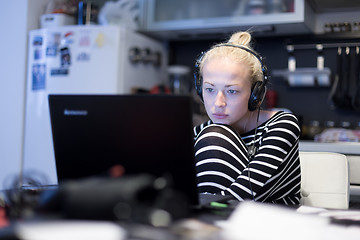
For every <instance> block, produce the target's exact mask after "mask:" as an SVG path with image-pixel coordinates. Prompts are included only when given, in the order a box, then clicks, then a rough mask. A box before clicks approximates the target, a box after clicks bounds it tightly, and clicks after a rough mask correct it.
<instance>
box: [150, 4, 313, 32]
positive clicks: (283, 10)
mask: <svg viewBox="0 0 360 240" xmlns="http://www.w3.org/2000/svg"><path fill="white" fill-rule="evenodd" d="M308 11H310V8H309V7H307V5H306V2H305V1H304V0H222V1H218V0H182V1H168V0H148V1H146V5H145V15H144V16H145V18H144V24H143V30H144V31H148V32H158V33H161V32H166V31H172V33H174V32H175V31H183V32H188V33H189V32H191V30H195V31H199V30H200V31H207V32H216V31H221V30H234V29H235V28H241V27H245V28H247V29H248V28H250V27H255V28H256V27H258V28H259V27H267V28H266V29H269V27H273V25H280V24H297V23H301V24H303V23H304V21H305V14H307V15H308V13H307V12H308ZM311 20H312V19H309V21H311ZM245 28H244V29H245ZM252 30H253V29H252ZM286 30H287V31H289V30H290V31H291V30H294V29H293V28H292V27H290V28H287V29H286ZM295 31H296V29H295Z"/></svg>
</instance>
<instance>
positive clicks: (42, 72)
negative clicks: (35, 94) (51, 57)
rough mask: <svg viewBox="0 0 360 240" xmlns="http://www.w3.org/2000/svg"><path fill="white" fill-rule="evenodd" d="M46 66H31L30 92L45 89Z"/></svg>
mask: <svg viewBox="0 0 360 240" xmlns="http://www.w3.org/2000/svg"><path fill="white" fill-rule="evenodd" d="M45 77H46V66H45V64H33V66H32V90H43V89H45Z"/></svg>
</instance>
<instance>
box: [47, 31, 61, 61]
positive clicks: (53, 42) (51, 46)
mask: <svg viewBox="0 0 360 240" xmlns="http://www.w3.org/2000/svg"><path fill="white" fill-rule="evenodd" d="M48 39H49V40H48V45H47V47H46V56H48V57H55V56H56V54H57V50H58V47H59V45H60V39H61V35H60V33H52V34H49V35H48Z"/></svg>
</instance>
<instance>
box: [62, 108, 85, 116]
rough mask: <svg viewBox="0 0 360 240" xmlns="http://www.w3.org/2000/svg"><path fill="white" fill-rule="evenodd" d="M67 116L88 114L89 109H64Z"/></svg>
mask: <svg viewBox="0 0 360 240" xmlns="http://www.w3.org/2000/svg"><path fill="white" fill-rule="evenodd" d="M64 115H65V116H87V115H88V111H87V110H68V109H65V110H64Z"/></svg>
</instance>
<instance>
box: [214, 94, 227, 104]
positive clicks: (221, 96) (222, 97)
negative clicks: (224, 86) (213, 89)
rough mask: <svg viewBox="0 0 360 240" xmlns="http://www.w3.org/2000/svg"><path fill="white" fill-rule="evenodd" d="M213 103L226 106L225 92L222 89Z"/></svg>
mask: <svg viewBox="0 0 360 240" xmlns="http://www.w3.org/2000/svg"><path fill="white" fill-rule="evenodd" d="M215 105H216V106H217V107H225V106H226V98H225V94H224V93H223V92H222V91H219V92H218V94H217V95H216V100H215Z"/></svg>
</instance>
